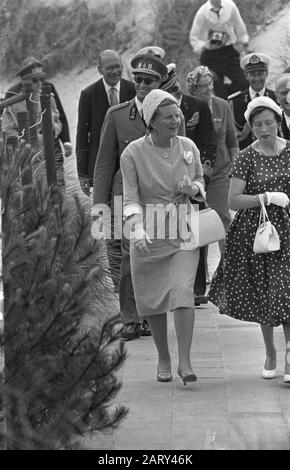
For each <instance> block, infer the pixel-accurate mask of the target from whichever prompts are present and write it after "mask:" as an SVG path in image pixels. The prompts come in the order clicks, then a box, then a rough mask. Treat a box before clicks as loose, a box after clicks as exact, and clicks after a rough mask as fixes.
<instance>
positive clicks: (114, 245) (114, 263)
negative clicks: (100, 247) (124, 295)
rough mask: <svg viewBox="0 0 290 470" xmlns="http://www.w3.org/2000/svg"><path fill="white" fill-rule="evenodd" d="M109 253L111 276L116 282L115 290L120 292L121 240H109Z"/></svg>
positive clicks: (114, 282)
mask: <svg viewBox="0 0 290 470" xmlns="http://www.w3.org/2000/svg"><path fill="white" fill-rule="evenodd" d="M107 254H108V261H109V266H110V273H111V278H112V281H113V284H114V291H115V292H119V288H120V265H121V258H122V252H121V240H114V239H111V240H107Z"/></svg>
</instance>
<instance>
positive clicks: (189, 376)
mask: <svg viewBox="0 0 290 470" xmlns="http://www.w3.org/2000/svg"><path fill="white" fill-rule="evenodd" d="M177 373H178V375H179V377H180V378H181V380H182V381H183V385H186V382H196V380H197V377H196V375H195V373H194V372H193V371H188V372H181V369H180V367H178V369H177Z"/></svg>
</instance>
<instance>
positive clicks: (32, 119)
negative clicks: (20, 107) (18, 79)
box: [24, 83, 38, 148]
mask: <svg viewBox="0 0 290 470" xmlns="http://www.w3.org/2000/svg"><path fill="white" fill-rule="evenodd" d="M24 91H25V97H26V108H27V111H28V112H29V133H30V142H31V145H32V147H34V148H37V147H38V133H37V126H36V125H35V124H36V118H37V103H34V102H33V99H32V97H31V96H32V85H31V83H25V84H24Z"/></svg>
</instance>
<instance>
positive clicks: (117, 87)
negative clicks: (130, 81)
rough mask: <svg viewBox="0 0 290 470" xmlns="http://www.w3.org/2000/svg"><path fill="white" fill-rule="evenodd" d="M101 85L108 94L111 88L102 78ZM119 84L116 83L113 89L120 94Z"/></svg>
mask: <svg viewBox="0 0 290 470" xmlns="http://www.w3.org/2000/svg"><path fill="white" fill-rule="evenodd" d="M103 84H104V87H105V90H106V93H107V94H108V93H109V90H110V89H111V88H112V87H111V85H108V84H107V83H106V82H105V80H104V77H103ZM120 84H121V83H120V82H118V83H116V85H114V86H113V88H115V89H116V90H118V93H120Z"/></svg>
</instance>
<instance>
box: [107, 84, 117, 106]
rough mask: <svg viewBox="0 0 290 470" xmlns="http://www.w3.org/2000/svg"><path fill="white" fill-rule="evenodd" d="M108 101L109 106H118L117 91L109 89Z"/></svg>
mask: <svg viewBox="0 0 290 470" xmlns="http://www.w3.org/2000/svg"><path fill="white" fill-rule="evenodd" d="M109 101H110V106H116V105H117V104H119V100H118V97H117V90H116V88H114V87H112V88H110V89H109Z"/></svg>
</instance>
